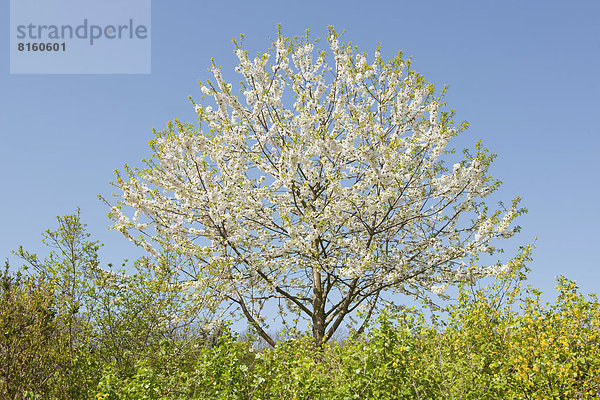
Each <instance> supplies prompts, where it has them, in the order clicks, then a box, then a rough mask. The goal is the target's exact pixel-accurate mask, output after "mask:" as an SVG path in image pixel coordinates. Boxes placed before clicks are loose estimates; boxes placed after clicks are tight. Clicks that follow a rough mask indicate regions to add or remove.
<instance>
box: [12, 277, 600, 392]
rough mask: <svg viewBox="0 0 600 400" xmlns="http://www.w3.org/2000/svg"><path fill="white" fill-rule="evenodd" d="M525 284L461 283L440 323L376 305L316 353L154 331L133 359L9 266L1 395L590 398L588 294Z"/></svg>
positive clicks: (301, 344) (304, 346)
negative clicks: (551, 298)
mask: <svg viewBox="0 0 600 400" xmlns="http://www.w3.org/2000/svg"><path fill="white" fill-rule="evenodd" d="M522 282H523V280H515V279H512V280H510V279H504V280H502V279H501V280H499V281H497V282H495V283H494V284H493V285H491V286H490V287H487V288H484V289H481V290H479V291H474V290H472V289H471V288H469V287H467V286H465V287H463V288H462V289H461V291H460V295H459V298H458V301H457V302H456V303H455V305H454V306H452V307H450V309H449V317H448V318H447V319H446V320H445V321H443V322H441V321H438V322H436V323H428V322H427V321H426V319H425V317H424V315H423V314H422V313H421V312H419V311H416V310H404V311H402V312H397V313H392V312H390V311H385V312H382V313H381V314H380V315H379V318H378V320H377V322H376V323H374V324H373V326H372V327H371V328H370V329H369V330H368V331H367V333H366V334H364V335H360V336H358V337H354V336H353V333H352V332H350V335H349V336H348V338H347V339H345V340H344V341H342V342H340V343H328V344H326V345H325V346H324V347H322V348H315V346H313V340H312V339H311V338H310V337H307V336H302V335H301V334H297V335H293V334H290V335H289V337H290V338H289V339H288V340H285V341H282V342H280V343H279V344H278V345H277V347H275V348H269V349H263V350H261V351H258V350H255V349H253V348H252V346H251V344H250V343H248V342H247V341H241V340H239V338H238V337H237V335H236V334H235V333H233V332H231V331H230V330H228V329H227V328H224V329H223V331H222V332H221V334H220V336H219V338H218V340H217V341H215V340H212V342H211V344H210V345H209V344H208V343H207V341H206V340H202V339H200V338H196V339H193V340H192V339H190V338H182V337H179V336H175V335H173V337H171V338H169V337H168V336H165V335H163V336H161V337H162V338H161V339H160V341H158V339H157V340H156V341H154V342H153V343H149V344H148V345H149V346H150V348H151V351H148V352H146V353H144V352H138V353H137V354H138V356H137V357H132V356H131V355H130V356H127V355H126V354H109V353H110V352H111V351H112V352H114V351H115V347H114V346H101V345H99V343H97V342H91V341H86V340H85V338H84V337H83V336H81V335H80V334H83V333H86V331H85V325H84V324H83V323H82V322H81V321H78V320H77V319H75V318H70V317H69V315H64V314H61V313H59V312H57V311H56V309H55V308H54V307H53V304H54V303H55V300H53V296H56V295H55V294H54V293H53V292H52V291H51V290H50V289H49V288H51V285H50V283H49V282H48V281H47V280H44V279H39V280H37V281H34V280H32V279H24V278H23V277H20V278H19V279H16V278H14V277H12V278H11V277H9V276H8V273H6V272H5V274H4V277H3V286H2V297H1V299H2V307H1V308H0V328H1V332H2V336H1V337H0V340H1V346H2V353H1V356H0V357H1V358H2V359H1V360H0V389H1V390H2V392H1V396H2V398H40V399H51V398H57V399H67V398H73V399H82V398H88V399H110V400H115V399H281V398H284V399H286V400H288V399H289V400H292V399H483V398H485V399H549V398H550V399H551V398H556V399H577V398H581V399H595V398H598V397H599V396H600V305H599V302H598V300H597V298H596V297H595V296H591V297H589V298H586V297H584V296H583V295H581V294H580V293H578V291H577V287H576V285H575V283H574V282H573V281H570V280H568V279H566V278H564V277H559V278H558V280H557V289H558V291H559V295H558V298H557V300H556V302H555V303H554V304H542V303H541V301H540V296H541V293H540V292H539V291H537V290H534V289H530V288H522V287H521V283H522ZM73 315H74V314H73ZM78 332H79V334H78ZM87 334H88V335H90V334H91V332H87ZM95 337H96V338H101V337H105V338H106V337H108V335H106V333H105V335H104V336H102V335H98V334H96V336H95ZM120 339H123V338H119V337H113V338H112V341H113V342H114V343H118V342H119V340H120ZM105 340H107V339H105ZM129 340H132V339H131V338H129ZM139 345H140V346H141V345H142V344H139Z"/></svg>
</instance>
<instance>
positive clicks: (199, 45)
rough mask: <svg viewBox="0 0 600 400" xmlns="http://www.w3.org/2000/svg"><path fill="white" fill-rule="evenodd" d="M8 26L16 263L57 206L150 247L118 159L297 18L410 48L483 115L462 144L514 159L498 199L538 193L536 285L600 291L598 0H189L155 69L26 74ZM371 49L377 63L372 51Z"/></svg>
mask: <svg viewBox="0 0 600 400" xmlns="http://www.w3.org/2000/svg"><path fill="white" fill-rule="evenodd" d="M4 7H5V9H6V11H7V12H6V13H2V17H0V24H1V25H2V28H3V32H4V36H3V40H2V41H1V42H0V43H1V46H2V49H1V51H0V60H1V62H2V64H1V65H2V66H3V70H2V73H0V88H1V90H0V129H1V131H0V132H1V138H2V142H1V143H2V144H1V145H0V174H1V175H0V177H1V180H2V188H3V194H2V196H0V218H1V221H2V224H1V226H0V255H1V256H2V258H3V259H8V260H9V261H10V263H11V264H12V265H18V264H20V263H19V261H18V259H17V258H16V257H15V256H14V255H12V254H11V250H15V249H17V248H18V246H19V245H23V246H24V247H25V248H27V249H30V250H31V251H34V252H40V253H43V252H44V251H43V247H42V244H41V242H40V238H41V236H40V233H41V232H42V231H44V230H45V229H48V228H52V229H54V227H55V225H56V220H55V216H57V215H65V214H70V213H73V212H74V210H75V209H76V207H81V211H82V214H81V215H82V220H83V222H84V223H87V225H88V230H89V232H90V233H92V235H93V238H94V239H97V240H100V241H101V242H102V243H104V244H105V246H104V248H103V249H102V252H101V257H102V262H103V264H106V263H108V262H113V263H119V262H120V260H122V259H124V258H129V259H133V258H135V257H136V256H139V255H141V254H143V252H142V251H140V250H139V249H136V248H134V247H133V245H131V244H129V242H128V241H127V240H126V239H124V238H123V237H122V236H121V235H120V234H119V233H116V232H114V231H108V230H107V227H108V226H109V225H110V221H109V220H108V218H107V217H106V214H107V213H108V209H107V207H106V206H105V205H104V204H102V203H101V202H100V201H99V200H98V198H97V195H98V193H102V194H104V195H109V194H110V193H111V192H112V191H113V189H112V187H111V186H110V185H109V182H110V181H111V180H112V179H113V170H114V169H116V168H120V167H121V166H122V164H123V163H125V162H127V163H130V164H133V165H136V164H139V161H140V160H141V159H142V158H143V157H148V156H149V155H150V153H149V148H148V145H147V142H148V140H150V139H151V138H152V128H153V127H155V128H157V129H162V128H163V127H164V126H165V124H166V122H167V121H168V120H170V119H173V118H175V117H177V118H179V119H181V120H186V121H190V122H194V121H196V116H195V113H194V110H193V107H192V104H191V103H190V101H189V99H188V95H192V97H194V98H197V99H199V98H200V97H201V92H200V86H199V85H198V84H197V81H198V79H201V80H206V79H208V78H209V77H210V74H209V73H208V72H207V69H208V68H209V67H210V64H211V61H210V59H211V58H214V60H215V62H216V64H218V65H221V66H222V67H223V72H224V76H225V78H226V80H233V81H234V82H237V81H239V78H238V76H236V74H235V73H234V72H233V68H234V67H235V66H236V65H237V62H236V57H235V56H234V54H233V49H234V47H233V45H232V44H231V39H232V38H237V37H239V35H240V34H241V33H243V34H244V35H245V39H244V43H245V47H246V48H248V50H249V52H250V54H251V55H255V54H256V53H258V52H259V51H264V50H266V49H267V48H268V47H269V46H270V43H271V39H273V38H274V37H275V36H276V25H277V24H278V23H281V25H282V30H283V34H284V35H286V36H293V35H302V34H303V33H304V32H305V30H306V29H307V28H308V29H310V31H311V35H313V36H315V37H317V36H319V37H324V36H325V35H326V32H327V30H326V27H327V26H328V25H334V26H335V28H336V29H337V30H338V31H340V32H341V31H345V34H344V36H343V40H345V41H352V42H353V43H354V44H355V45H357V46H358V47H359V50H360V51H364V52H367V53H368V54H369V55H372V54H373V52H374V49H375V48H376V46H377V44H378V43H381V44H382V46H383V47H382V55H383V56H384V58H386V59H389V58H391V57H393V56H394V55H395V53H396V52H397V51H399V50H402V51H403V54H404V55H405V56H412V58H413V63H412V67H413V68H414V69H415V70H416V71H418V72H420V73H422V74H423V75H424V76H425V78H426V79H427V80H428V81H431V82H433V83H435V84H436V86H437V87H438V88H441V87H442V85H444V84H448V85H449V90H448V92H447V96H446V100H447V103H448V107H449V108H453V109H455V110H456V112H457V116H456V119H457V121H463V120H466V121H468V122H469V124H470V128H469V130H468V131H467V132H466V134H463V135H461V136H460V137H459V138H457V139H456V140H454V141H453V142H451V143H450V146H451V147H455V148H457V150H460V149H462V148H463V147H471V148H472V147H473V145H474V143H475V141H477V140H479V139H481V140H482V141H483V143H484V145H485V146H487V147H488V148H489V149H490V150H492V151H493V152H495V153H497V154H498V155H499V156H498V158H497V159H496V161H495V162H494V164H493V166H492V169H491V171H492V174H493V176H494V177H497V178H499V179H501V180H502V181H503V182H504V184H503V186H502V188H501V189H500V191H499V193H498V195H497V196H496V197H494V200H496V199H498V200H499V199H503V200H505V201H506V203H509V201H510V199H512V198H513V197H514V196H516V195H520V196H522V197H523V198H524V200H523V205H524V206H526V207H527V208H528V209H529V213H528V214H527V215H525V216H523V217H520V218H519V219H518V223H519V224H520V225H522V226H523V231H522V233H521V234H519V235H517V237H516V239H515V240H511V242H510V243H509V244H508V245H507V246H506V251H507V254H506V255H507V256H510V255H511V254H514V253H515V252H516V247H517V246H518V245H519V244H525V243H530V242H532V241H533V239H534V237H536V236H537V237H538V240H537V242H536V246H537V249H536V250H535V251H534V253H533V257H534V261H533V263H531V265H530V266H531V268H532V270H533V271H532V272H531V274H530V282H529V283H530V284H532V285H533V286H535V287H538V288H540V289H542V291H543V292H544V293H545V294H546V295H551V294H553V292H554V289H553V287H554V285H555V281H554V276H557V275H561V274H564V275H566V276H567V277H568V278H571V279H575V280H576V281H577V282H578V284H579V285H580V287H581V289H582V290H583V292H585V293H589V292H598V286H599V284H600V262H599V261H598V257H597V255H596V252H597V250H596V249H598V248H599V247H600V245H599V243H600V233H599V230H598V226H599V225H600V217H599V214H598V211H597V204H596V203H597V201H598V197H599V195H600V189H599V179H598V172H599V170H600V168H598V164H597V162H598V161H597V159H598V154H599V152H600V139H599V133H600V132H599V128H598V116H599V115H600V113H599V111H598V109H599V107H598V106H599V100H598V92H599V91H600V75H599V74H598V71H600V24H598V22H597V17H598V15H600V3H598V2H596V1H573V2H569V3H567V2H564V1H528V2H523V1H504V2H481V1H459V2H447V1H428V2H419V1H410V2H409V1H370V2H365V1H360V2H359V1H288V2H281V1H223V2H204V1H177V2H168V1H165V0H154V1H153V4H152V31H151V35H152V69H151V70H152V72H151V74H149V75H10V74H9V59H8V54H9V38H8V34H7V32H8V25H9V14H8V2H4ZM369 59H370V58H369Z"/></svg>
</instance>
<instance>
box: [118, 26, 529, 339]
mask: <svg viewBox="0 0 600 400" xmlns="http://www.w3.org/2000/svg"><path fill="white" fill-rule="evenodd" d="M328 44H329V49H328V50H327V51H328V53H325V52H323V51H318V50H316V49H315V47H314V45H313V43H311V42H310V41H309V40H308V39H307V38H300V39H297V40H294V41H292V40H289V39H286V38H283V37H281V36H280V37H279V38H278V39H277V41H276V42H275V43H274V46H273V48H272V50H271V51H270V52H268V53H266V54H263V55H262V56H259V57H256V58H254V59H251V58H250V57H249V56H248V54H247V52H246V51H244V50H243V49H242V48H241V47H239V46H238V48H237V49H236V55H237V57H238V59H239V66H238V67H237V68H236V69H235V70H236V72H238V73H239V74H241V76H242V77H243V88H242V89H241V92H242V97H241V99H240V98H239V97H238V96H236V95H235V94H234V93H233V92H232V85H230V84H228V83H226V82H225V81H224V79H223V77H222V74H221V71H220V69H219V68H218V67H216V66H213V68H212V74H213V77H214V81H210V82H208V83H207V84H206V85H204V86H202V88H201V90H202V93H203V94H204V95H205V96H206V97H208V98H212V101H214V103H213V104H212V106H208V105H207V106H202V105H195V109H196V112H197V113H198V117H199V120H200V127H199V128H197V127H194V126H193V125H191V124H188V123H183V122H180V121H177V120H176V121H172V122H171V123H169V126H168V128H167V129H166V130H165V131H162V132H159V133H158V134H157V137H156V138H155V139H154V140H153V141H152V142H151V146H152V149H153V151H154V157H153V159H151V160H150V161H148V162H147V164H148V167H147V168H146V169H143V170H138V169H133V168H128V167H126V172H127V174H122V173H117V181H116V185H117V186H118V187H119V189H120V191H121V192H122V193H121V194H120V197H121V200H120V202H119V203H118V204H117V205H115V206H114V207H113V208H112V209H111V213H110V215H111V216H112V218H113V219H114V221H115V226H114V227H115V229H118V230H119V231H121V232H122V233H123V234H124V235H125V236H127V237H128V238H129V239H130V240H132V241H134V242H136V243H138V244H139V245H141V246H143V247H144V248H146V249H147V250H148V251H150V252H151V253H154V254H159V253H160V251H159V248H160V247H162V248H163V249H167V250H169V251H171V250H174V251H177V252H178V253H180V254H184V255H186V256H188V257H189V258H190V259H194V260H196V262H197V265H198V268H197V269H196V270H195V271H194V274H191V275H192V279H198V280H204V279H206V278H207V277H209V278H210V279H211V285H212V287H214V288H215V290H218V291H219V293H218V294H219V295H221V296H223V298H224V299H227V300H231V301H233V302H235V303H237V304H238V306H239V307H240V309H241V311H242V312H243V313H244V314H245V315H246V317H247V318H248V319H249V320H250V321H251V322H259V318H258V317H257V316H256V315H258V314H257V310H260V309H262V307H263V305H264V302H265V301H266V300H267V299H272V298H276V299H277V298H279V299H283V300H285V301H287V302H288V303H289V305H290V307H292V309H294V310H298V311H300V312H304V313H305V314H306V316H307V317H308V318H309V319H312V321H313V324H314V326H313V332H315V329H317V330H321V331H319V332H320V334H322V335H323V336H324V337H325V339H326V337H327V333H326V332H324V331H323V330H324V329H325V328H324V327H327V326H331V327H332V328H333V330H335V328H337V326H338V325H339V322H340V321H341V320H342V319H343V318H344V316H346V315H347V314H348V313H349V312H352V310H354V309H356V307H358V306H359V305H361V304H362V305H365V304H368V305H369V308H370V309H371V310H372V309H373V308H374V307H375V306H376V304H377V301H378V299H381V298H382V297H383V295H384V294H385V293H390V292H400V293H406V294H413V295H419V294H420V293H423V291H433V292H434V293H438V294H442V293H443V292H444V291H445V290H446V288H447V284H448V283H453V282H456V281H459V280H464V279H465V277H467V276H468V277H469V278H472V277H478V276H483V275H490V274H497V273H498V271H499V270H498V268H499V267H473V266H472V264H471V266H469V267H467V266H466V264H465V263H461V261H462V260H463V259H465V258H469V257H474V256H475V255H476V254H477V253H479V252H489V253H493V252H494V251H495V248H494V247H492V246H491V241H493V240H494V239H496V238H507V237H510V236H511V235H513V234H514V232H515V228H512V229H511V228H510V224H511V221H512V220H513V219H514V218H515V217H516V216H517V215H518V214H519V213H520V212H521V210H520V209H518V208H517V206H518V201H519V199H518V198H517V199H515V200H514V201H513V205H512V207H511V208H510V209H509V210H507V211H506V212H505V213H504V215H502V213H501V211H497V212H494V213H491V214H490V213H489V210H488V208H487V206H486V205H485V204H484V202H483V200H482V199H483V198H484V197H485V196H487V195H488V194H490V193H491V192H493V191H494V190H496V189H497V188H498V185H499V183H498V182H497V181H495V180H493V179H492V178H491V177H490V176H489V175H488V167H489V165H490V163H491V161H492V159H493V157H494V156H493V155H490V154H489V153H488V152H487V150H486V149H485V148H483V147H482V146H481V145H478V147H477V151H476V153H475V154H474V155H470V154H469V153H466V156H465V158H464V159H463V160H462V161H460V162H458V163H456V164H454V165H453V167H452V168H450V169H448V168H446V167H445V166H444V164H443V162H442V156H443V155H444V154H445V150H446V146H447V144H448V141H449V140H450V139H451V138H452V137H453V136H455V135H457V134H458V133H459V132H460V131H461V130H462V129H463V128H465V127H466V126H465V125H456V124H455V123H454V122H453V120H452V112H444V111H443V110H442V106H443V100H442V98H441V97H440V96H438V97H436V95H435V92H434V88H433V86H432V85H430V84H427V83H426V82H425V81H424V79H423V78H422V76H421V75H419V74H417V73H416V72H414V71H412V70H410V68H409V67H410V65H409V62H408V61H407V60H405V59H403V58H402V57H401V55H398V56H397V57H395V58H394V59H393V60H391V61H389V62H387V63H386V62H384V61H383V59H382V57H381V55H380V53H379V50H377V52H376V53H375V56H374V57H373V59H372V60H370V61H369V60H368V58H367V57H366V56H365V55H363V54H358V53H355V50H354V48H353V47H352V46H350V45H347V44H343V43H341V42H340V41H339V38H338V36H337V34H335V32H334V31H333V30H332V31H331V32H330V36H329V37H328ZM125 206H128V207H130V208H132V209H134V210H135V214H134V216H133V217H132V218H129V217H128V216H126V214H125V212H126V209H127V207H125ZM141 219H143V220H144V221H145V222H143V223H142V222H141ZM136 230H137V231H139V232H141V234H140V235H139V236H134V235H133V234H132V233H131V231H136ZM157 245H158V246H159V247H157ZM319 332H316V333H315V335H317V336H318V335H319Z"/></svg>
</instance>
